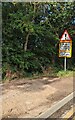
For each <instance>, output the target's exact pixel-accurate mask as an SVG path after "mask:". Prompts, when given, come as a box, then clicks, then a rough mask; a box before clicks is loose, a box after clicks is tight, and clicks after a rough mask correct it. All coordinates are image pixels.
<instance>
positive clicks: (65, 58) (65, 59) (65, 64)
mask: <svg viewBox="0 0 75 120" xmlns="http://www.w3.org/2000/svg"><path fill="white" fill-rule="evenodd" d="M64 71H66V57H65V58H64Z"/></svg>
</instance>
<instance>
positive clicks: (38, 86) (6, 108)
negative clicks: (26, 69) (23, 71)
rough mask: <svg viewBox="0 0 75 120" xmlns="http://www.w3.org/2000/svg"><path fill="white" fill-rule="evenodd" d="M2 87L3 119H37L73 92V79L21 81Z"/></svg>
mask: <svg viewBox="0 0 75 120" xmlns="http://www.w3.org/2000/svg"><path fill="white" fill-rule="evenodd" d="M1 86H2V95H0V103H1V104H2V118H35V117H36V116H38V115H39V114H41V113H42V112H45V111H46V110H47V109H48V108H50V107H51V106H52V105H54V104H55V103H56V102H58V101H60V100H61V99H63V98H64V97H66V96H67V95H69V94H70V93H71V92H73V77H69V78H68V77H67V78H57V77H55V78H53V77H52V78H51V77H43V78H40V79H33V80H27V79H19V80H13V81H11V82H9V83H4V84H2V85H1ZM1 98H2V101H1Z"/></svg>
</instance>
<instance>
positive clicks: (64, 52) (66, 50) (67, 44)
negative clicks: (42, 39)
mask: <svg viewBox="0 0 75 120" xmlns="http://www.w3.org/2000/svg"><path fill="white" fill-rule="evenodd" d="M71 51H72V39H71V38H70V36H69V34H68V32H67V30H65V31H64V33H63V35H62V37H61V39H60V43H59V57H71Z"/></svg>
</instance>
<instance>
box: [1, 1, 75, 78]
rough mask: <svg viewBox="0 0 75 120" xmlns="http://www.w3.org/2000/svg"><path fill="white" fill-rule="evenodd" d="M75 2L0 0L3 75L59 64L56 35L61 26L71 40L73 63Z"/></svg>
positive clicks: (41, 69) (61, 59)
mask: <svg viewBox="0 0 75 120" xmlns="http://www.w3.org/2000/svg"><path fill="white" fill-rule="evenodd" d="M74 15H75V2H72V3H70V2H69V3H68V2H67V3H62V2H61V3H59V2H57V3H55V2H54V3H53V2H52V3H40V2H36V3H32V2H30V3H26V2H25V3H23V2H22V3H21V2H18V3H15V2H6V3H2V46H3V47H2V60H3V77H4V76H5V75H6V74H7V71H11V72H12V73H15V72H16V73H18V74H21V75H27V73H28V74H34V73H42V72H44V71H45V70H47V69H48V68H49V67H52V66H55V67H60V68H61V67H62V69H63V58H59V57H58V44H59V39H60V37H61V35H62V33H63V31H64V30H65V29H67V30H68V32H69V34H70V35H71V38H72V40H73V52H72V53H73V54H72V58H69V59H68V68H69V69H71V68H72V66H73V67H74V65H75V61H74V59H75V55H74V50H75V41H74V40H75V31H74V29H75V18H74Z"/></svg>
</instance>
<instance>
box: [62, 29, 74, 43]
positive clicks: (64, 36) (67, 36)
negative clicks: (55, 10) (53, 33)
mask: <svg viewBox="0 0 75 120" xmlns="http://www.w3.org/2000/svg"><path fill="white" fill-rule="evenodd" d="M62 40H64V41H65V40H69V41H70V40H72V39H71V37H70V35H69V34H68V32H67V30H65V31H64V33H63V35H62V37H61V38H60V41H62Z"/></svg>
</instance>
